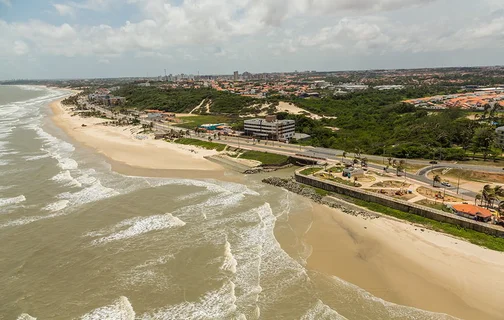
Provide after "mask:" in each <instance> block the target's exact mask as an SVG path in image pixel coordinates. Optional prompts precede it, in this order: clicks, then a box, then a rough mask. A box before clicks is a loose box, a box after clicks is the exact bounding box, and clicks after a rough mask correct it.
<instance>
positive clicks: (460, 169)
mask: <svg viewBox="0 0 504 320" xmlns="http://www.w3.org/2000/svg"><path fill="white" fill-rule="evenodd" d="M461 174H462V167H460V168H459V173H458V179H457V194H459V188H460V175H461Z"/></svg>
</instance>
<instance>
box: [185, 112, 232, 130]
mask: <svg viewBox="0 0 504 320" xmlns="http://www.w3.org/2000/svg"><path fill="white" fill-rule="evenodd" d="M180 120H182V123H179V124H176V125H175V126H177V127H180V128H184V129H194V128H196V127H199V126H201V125H202V124H207V123H228V124H232V123H233V122H235V121H236V120H235V119H234V118H231V117H226V116H211V115H205V116H194V117H180Z"/></svg>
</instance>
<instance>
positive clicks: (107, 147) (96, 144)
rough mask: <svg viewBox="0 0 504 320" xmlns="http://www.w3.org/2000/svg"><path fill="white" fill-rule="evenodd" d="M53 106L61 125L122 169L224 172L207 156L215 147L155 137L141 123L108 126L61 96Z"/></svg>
mask: <svg viewBox="0 0 504 320" xmlns="http://www.w3.org/2000/svg"><path fill="white" fill-rule="evenodd" d="M50 107H51V109H52V111H53V113H54V116H53V121H54V123H55V124H56V125H57V126H58V127H60V128H61V129H63V130H64V131H65V132H66V133H67V134H68V135H69V136H70V137H72V138H73V139H75V140H77V141H78V142H80V143H83V144H84V145H86V146H88V147H91V148H93V149H95V150H96V151H98V152H99V153H101V154H103V155H104V156H105V157H107V158H109V159H110V160H111V161H110V163H111V165H112V167H113V169H114V170H115V171H118V172H120V173H124V174H132V175H134V173H132V172H131V171H135V170H136V171H138V170H140V169H144V171H143V172H146V171H148V170H170V172H171V173H173V171H175V170H180V171H186V172H192V173H193V174H194V175H195V176H200V175H199V174H198V173H202V174H203V175H204V177H216V176H219V175H222V174H223V168H222V167H221V166H220V165H218V164H216V163H213V162H211V161H209V160H207V159H205V157H207V156H212V155H215V154H216V153H217V152H216V151H213V150H205V149H200V148H197V147H192V146H183V145H177V144H171V143H167V142H165V141H163V140H154V139H153V136H152V134H150V135H148V134H143V133H139V131H140V130H141V128H140V127H133V126H106V125H104V124H103V123H105V122H107V121H108V120H104V119H98V118H85V117H80V116H78V114H75V115H73V114H72V112H71V111H70V108H69V107H66V106H63V105H62V104H61V100H58V101H54V102H52V103H51V104H50ZM83 125H84V126H83ZM128 167H131V168H133V169H134V170H131V169H130V168H128ZM116 169H117V170H116ZM184 175H185V174H184Z"/></svg>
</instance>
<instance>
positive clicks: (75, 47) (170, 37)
mask: <svg viewBox="0 0 504 320" xmlns="http://www.w3.org/2000/svg"><path fill="white" fill-rule="evenodd" d="M497 64H504V0H80V1H78V0H76V1H66V0H54V1H43V0H0V79H12V78H80V77H122V76H146V75H147V74H148V75H149V76H157V75H162V74H163V73H164V71H163V69H167V72H168V73H172V74H177V73H186V74H197V73H198V71H199V72H200V73H201V74H231V73H232V72H233V71H234V70H239V71H240V73H242V72H244V71H249V72H252V73H258V72H274V71H294V70H299V71H301V70H319V71H322V70H328V71H333V70H354V69H381V68H387V69H391V68H392V69H393V68H416V67H440V66H478V65H497Z"/></svg>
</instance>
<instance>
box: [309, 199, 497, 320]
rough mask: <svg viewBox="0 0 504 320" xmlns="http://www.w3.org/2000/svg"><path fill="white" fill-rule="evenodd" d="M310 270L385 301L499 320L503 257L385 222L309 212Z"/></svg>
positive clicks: (317, 207) (326, 210)
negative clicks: (334, 277) (348, 284)
mask: <svg viewBox="0 0 504 320" xmlns="http://www.w3.org/2000/svg"><path fill="white" fill-rule="evenodd" d="M312 214H313V224H312V226H311V228H310V230H309V231H308V232H307V234H306V235H305V241H306V242H308V243H309V244H310V245H311V246H312V254H311V255H310V257H309V259H308V268H309V269H312V270H316V271H320V272H323V273H325V274H330V275H334V276H337V277H339V278H341V279H343V280H345V281H348V282H350V283H353V284H355V285H357V286H359V287H361V288H363V289H365V290H366V291H368V292H370V293H371V294H373V295H375V296H377V297H379V298H382V299H384V300H386V301H389V302H393V303H397V304H401V305H406V306H411V307H415V308H419V309H424V310H428V311H434V312H439V313H446V314H450V315H453V316H456V317H458V318H461V319H477V320H482V319H496V320H497V319H502V314H504V305H503V304H502V301H501V297H502V296H503V294H504V254H503V253H500V252H496V251H492V250H488V249H484V248H482V247H478V246H476V245H472V244H470V243H468V242H465V241H462V240H459V239H455V238H452V237H449V236H446V235H443V234H440V233H437V232H434V231H430V230H424V231H422V230H421V228H420V227H417V226H413V225H410V224H406V223H403V222H398V221H394V220H391V219H387V218H380V219H375V220H364V219H362V218H360V217H353V216H348V215H346V214H344V213H342V212H340V211H338V210H335V209H331V208H328V207H325V206H322V205H314V207H313V211H312Z"/></svg>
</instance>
